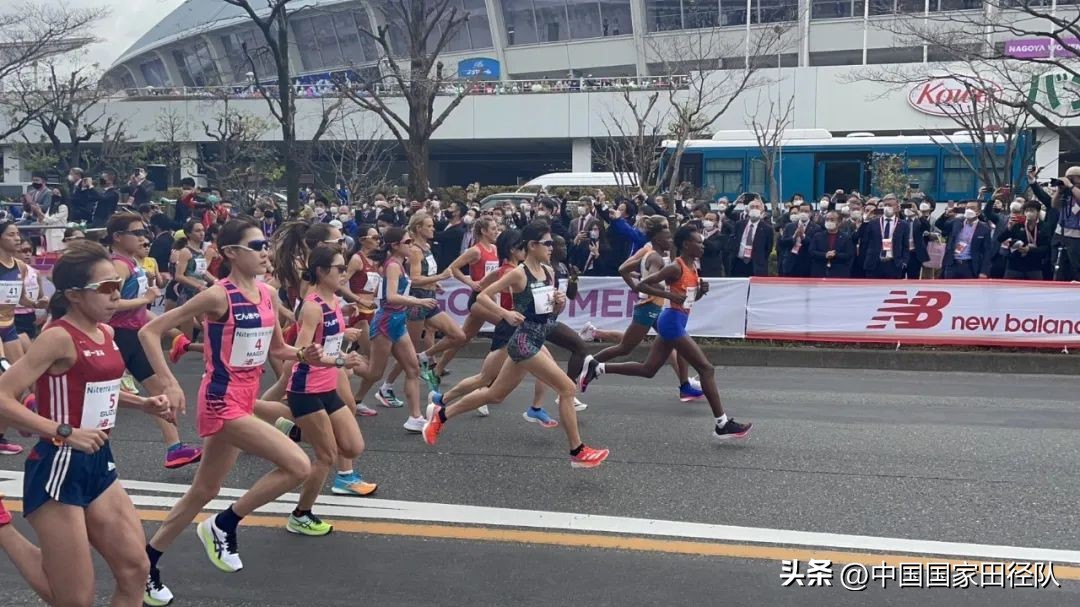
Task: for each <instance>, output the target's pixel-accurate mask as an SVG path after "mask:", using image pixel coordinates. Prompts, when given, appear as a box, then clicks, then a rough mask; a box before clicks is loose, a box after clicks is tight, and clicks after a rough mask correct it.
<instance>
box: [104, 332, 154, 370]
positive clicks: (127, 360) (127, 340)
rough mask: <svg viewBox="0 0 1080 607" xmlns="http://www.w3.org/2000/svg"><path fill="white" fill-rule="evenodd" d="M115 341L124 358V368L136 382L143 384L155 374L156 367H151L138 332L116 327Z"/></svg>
mask: <svg viewBox="0 0 1080 607" xmlns="http://www.w3.org/2000/svg"><path fill="white" fill-rule="evenodd" d="M113 341H115V342H116V347H117V348H118V349H119V350H120V356H122V357H123V358H124V366H125V367H127V370H128V371H130V372H131V376H132V377H134V378H135V380H136V381H138V382H139V383H142V382H144V381H146V378H148V377H150V376H152V375H153V374H154V367H152V366H150V360H149V359H147V358H146V351H145V350H143V347H142V342H140V341H139V332H138V331H136V330H135V329H117V328H115V327H114V328H113Z"/></svg>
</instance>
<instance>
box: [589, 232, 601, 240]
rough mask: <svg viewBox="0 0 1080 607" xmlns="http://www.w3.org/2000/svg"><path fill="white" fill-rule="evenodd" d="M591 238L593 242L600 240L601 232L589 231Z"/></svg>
mask: <svg viewBox="0 0 1080 607" xmlns="http://www.w3.org/2000/svg"><path fill="white" fill-rule="evenodd" d="M589 238H591V239H592V240H600V230H591V231H589Z"/></svg>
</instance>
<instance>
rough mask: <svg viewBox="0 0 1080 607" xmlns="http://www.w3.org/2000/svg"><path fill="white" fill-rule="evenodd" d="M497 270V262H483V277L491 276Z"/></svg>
mask: <svg viewBox="0 0 1080 607" xmlns="http://www.w3.org/2000/svg"><path fill="white" fill-rule="evenodd" d="M498 269H499V262H497V261H485V262H484V276H487V275H488V274H491V273H492V272H494V271H495V270H498Z"/></svg>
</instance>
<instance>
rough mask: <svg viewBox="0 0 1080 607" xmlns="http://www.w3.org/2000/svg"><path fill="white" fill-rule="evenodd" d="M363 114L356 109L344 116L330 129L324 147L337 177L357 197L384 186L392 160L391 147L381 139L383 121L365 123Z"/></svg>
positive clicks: (327, 158)
mask: <svg viewBox="0 0 1080 607" xmlns="http://www.w3.org/2000/svg"><path fill="white" fill-rule="evenodd" d="M363 114H364V112H360V111H357V112H350V113H349V114H348V115H345V116H342V118H341V120H339V121H337V122H336V123H335V124H334V125H333V126H332V127H331V128H330V129H329V132H328V133H327V134H326V137H325V139H324V141H323V145H322V146H321V148H322V152H323V157H324V158H325V159H326V160H327V162H328V163H329V165H330V166H331V167H332V168H333V173H334V180H335V181H337V180H340V181H341V182H342V183H344V184H345V185H346V186H347V187H348V188H349V191H350V192H352V194H353V196H356V197H366V196H369V195H373V194H375V193H376V192H378V191H380V190H381V189H382V188H383V187H385V185H386V184H387V183H388V182H389V179H388V178H389V173H390V163H391V161H392V160H393V155H392V150H391V148H390V146H389V145H387V144H386V143H384V142H383V141H382V139H383V131H382V129H381V128H379V126H381V124H380V125H379V126H375V127H372V126H370V125H368V124H366V123H365V121H364V115H363ZM324 185H327V186H329V185H332V184H330V183H327V184H324Z"/></svg>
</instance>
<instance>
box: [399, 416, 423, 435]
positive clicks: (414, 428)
mask: <svg viewBox="0 0 1080 607" xmlns="http://www.w3.org/2000/svg"><path fill="white" fill-rule="evenodd" d="M424 421H425V420H424V417H423V416H420V417H410V418H409V419H407V420H405V423H404V424H402V425H403V426H404V427H405V431H406V432H413V433H416V434H419V433H420V432H423V431H424Z"/></svg>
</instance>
